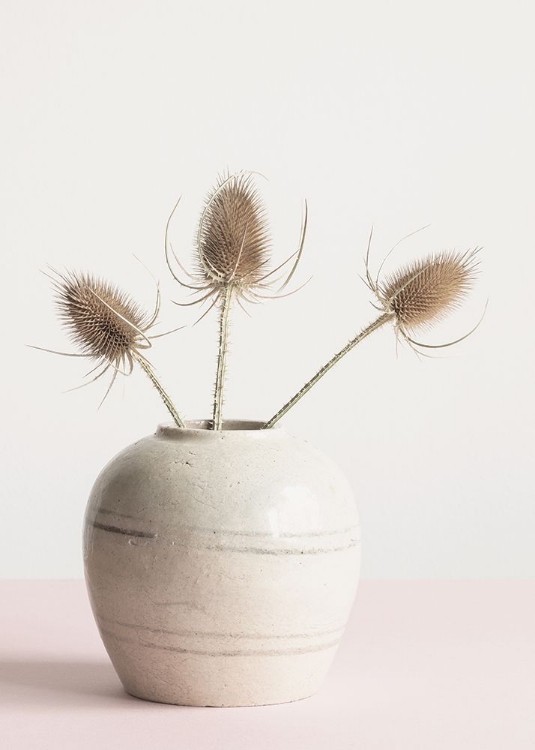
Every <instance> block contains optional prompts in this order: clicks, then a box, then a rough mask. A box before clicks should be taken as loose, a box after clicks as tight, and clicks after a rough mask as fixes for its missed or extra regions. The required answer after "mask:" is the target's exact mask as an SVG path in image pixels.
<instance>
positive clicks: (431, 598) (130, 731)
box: [0, 581, 535, 750]
mask: <svg viewBox="0 0 535 750" xmlns="http://www.w3.org/2000/svg"><path fill="white" fill-rule="evenodd" d="M0 607H1V610H0V611H1V619H0V623H1V625H0V634H1V640H0V748H1V750H19V748H32V750H41V749H42V750H48V749H49V748H50V749H53V750H71V748H72V749H73V750H85V749H86V748H87V749H88V750H89V748H91V750H108V749H109V750H112V749H113V750H123V748H125V749H126V748H128V749H129V750H135V749H136V748H141V749H142V750H144V749H145V748H150V749H151V750H153V749H154V750H159V748H162V750H163V749H164V748H165V749H167V748H181V750H212V749H213V750H241V749H242V748H243V749H245V748H246V749H247V750H267V749H268V748H269V749H270V750H286V749H288V750H289V749H290V748H291V750H301V748H303V750H317V749H318V748H322V750H323V749H326V750H346V748H357V749H358V750H383V749H384V750H405V749H407V750H408V749H410V750H420V749H421V750H443V749H446V748H447V749H448V750H479V749H480V748H481V750H491V749H493V750H494V748H496V749H498V748H499V750H520V749H522V750H524V749H525V750H535V581H531V582H530V581H502V582H468V581H467V582H455V581H446V582H393V581H392V582H363V583H362V584H361V587H360V590H359V594H358V597H357V604H356V607H355V610H354V613H353V617H352V620H351V622H350V624H349V626H348V630H347V633H346V636H345V638H344V641H343V643H342V645H341V647H340V650H339V652H338V655H337V659H336V662H335V665H334V667H333V669H332V671H331V673H330V675H329V678H328V680H327V682H326V684H325V686H324V688H323V689H322V691H321V692H320V693H319V694H318V695H317V696H314V697H313V698H309V699H308V700H305V701H300V702H298V703H292V704H287V705H283V706H268V707H265V708H239V709H235V708H234V709H232V708H231V709H229V708H223V709H214V708H184V707H176V706H165V705H159V704H156V703H147V702H144V701H140V700H137V699H136V698H131V697H130V696H128V695H126V693H124V692H123V690H122V687H121V685H120V683H119V680H118V679H117V677H116V675H115V672H114V671H113V668H112V666H111V664H110V662H109V661H108V658H107V655H106V652H105V651H104V647H103V646H102V644H101V642H100V639H99V636H98V633H97V630H96V626H95V625H94V622H93V618H92V615H91V612H90V609H89V605H88V602H87V597H86V592H85V587H84V584H83V582H81V581H3V582H0Z"/></svg>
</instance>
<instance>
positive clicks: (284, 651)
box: [100, 627, 341, 656]
mask: <svg viewBox="0 0 535 750" xmlns="http://www.w3.org/2000/svg"><path fill="white" fill-rule="evenodd" d="M100 632H101V633H102V634H104V635H109V636H110V637H111V638H115V640H117V641H120V642H122V643H129V644H132V645H134V646H136V647H138V648H139V646H144V647H145V648H154V649H157V650H159V651H172V652H174V653H177V654H192V655H196V656H294V655H295V656H297V655H299V654H312V653H314V652H316V651H327V650H328V649H331V648H334V647H335V646H337V645H338V644H339V643H340V640H341V639H340V638H337V639H336V640H334V641H330V642H329V643H324V644H322V645H317V646H302V647H298V646H296V647H293V648H277V649H266V650H262V649H255V650H247V649H242V650H239V651H238V650H234V651H206V650H204V649H193V648H179V647H178V646H161V645H158V644H156V643H143V642H142V641H139V640H134V639H132V638H123V637H122V636H119V635H117V634H116V633H113V632H112V631H111V630H107V629H106V628H102V627H101V628H100Z"/></svg>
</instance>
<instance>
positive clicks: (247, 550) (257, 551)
mask: <svg viewBox="0 0 535 750" xmlns="http://www.w3.org/2000/svg"><path fill="white" fill-rule="evenodd" d="M92 525H93V526H94V528H96V529H101V530H102V531H109V532H111V533H113V534H121V535H123V536H129V537H143V538H146V539H158V541H160V542H167V543H168V544H171V545H173V546H175V545H176V546H179V547H186V546H187V547H192V546H193V545H190V544H186V543H185V542H178V541H176V540H174V539H173V540H166V539H163V538H162V537H158V534H156V533H149V532H146V531H134V530H132V529H123V528H120V527H119V526H110V525H108V524H105V523H99V522H98V521H92ZM357 544H360V539H353V540H351V542H350V543H349V544H345V545H342V546H340V547H328V548H323V549H321V548H320V549H318V548H312V549H304V550H302V549H295V548H294V549H267V548H262V547H229V546H227V545H224V544H197V545H195V547H196V548H197V549H207V550H212V551H216V552H239V553H244V554H250V555H275V556H282V555H325V554H328V553H330V552H345V551H346V550H349V549H351V548H352V547H356V546H357Z"/></svg>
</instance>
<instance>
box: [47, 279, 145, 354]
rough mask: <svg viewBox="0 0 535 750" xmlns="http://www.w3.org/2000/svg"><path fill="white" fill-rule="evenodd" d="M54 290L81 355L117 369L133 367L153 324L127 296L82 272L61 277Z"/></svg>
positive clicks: (106, 282)
mask: <svg viewBox="0 0 535 750" xmlns="http://www.w3.org/2000/svg"><path fill="white" fill-rule="evenodd" d="M54 287H55V291H56V305H57V309H58V314H59V317H60V320H61V321H62V323H63V325H64V326H65V328H66V329H67V331H68V333H69V336H70V338H71V340H72V342H73V343H74V344H75V345H76V346H77V347H78V348H79V349H80V350H81V352H82V353H84V354H86V355H88V356H90V357H94V358H95V359H98V360H100V361H101V362H103V363H107V364H111V365H114V366H115V367H118V366H120V365H122V364H124V363H125V362H127V361H128V362H130V363H131V354H132V352H133V351H135V350H136V349H137V348H138V347H139V346H140V345H144V344H145V342H146V341H147V339H146V336H145V332H146V331H147V330H148V328H149V327H150V325H151V321H150V319H149V316H148V314H147V313H146V312H145V311H144V310H142V309H141V307H140V306H139V305H138V304H137V303H136V302H134V300H133V299H132V298H131V297H130V296H129V295H128V294H126V293H125V292H123V291H121V290H120V289H118V288H117V287H116V286H114V285H113V284H111V283H109V282H108V281H104V280H102V279H99V278H96V277H94V276H92V275H90V274H87V273H79V272H67V273H63V274H59V273H58V274H57V276H56V278H55V279H54Z"/></svg>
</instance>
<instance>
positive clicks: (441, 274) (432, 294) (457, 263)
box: [377, 248, 479, 330]
mask: <svg viewBox="0 0 535 750" xmlns="http://www.w3.org/2000/svg"><path fill="white" fill-rule="evenodd" d="M478 251H479V248H476V249H475V250H469V251H467V252H465V253H457V252H442V253H438V254H436V255H433V256H431V257H429V258H424V259H422V260H417V261H414V262H413V263H411V264H410V265H408V266H406V267H404V268H401V269H399V270H398V271H396V272H395V273H394V274H392V275H391V276H390V277H388V278H387V279H386V280H385V281H384V282H383V283H381V284H380V286H379V288H378V290H377V291H378V295H379V300H380V302H381V304H382V306H383V309H384V310H385V312H390V313H393V314H394V315H395V317H396V320H397V323H398V325H399V326H400V327H401V328H402V329H407V330H412V329H417V328H420V327H422V326H429V325H432V324H433V323H435V322H437V321H438V320H440V319H442V318H443V317H444V316H445V315H447V314H448V313H449V312H451V311H452V310H454V309H455V308H457V307H458V306H459V305H460V303H461V302H462V301H463V299H464V298H465V297H466V295H467V294H468V293H469V291H470V290H471V288H472V286H473V282H474V280H475V277H476V275H477V271H478V266H479V261H478V257H477V253H478Z"/></svg>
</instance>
